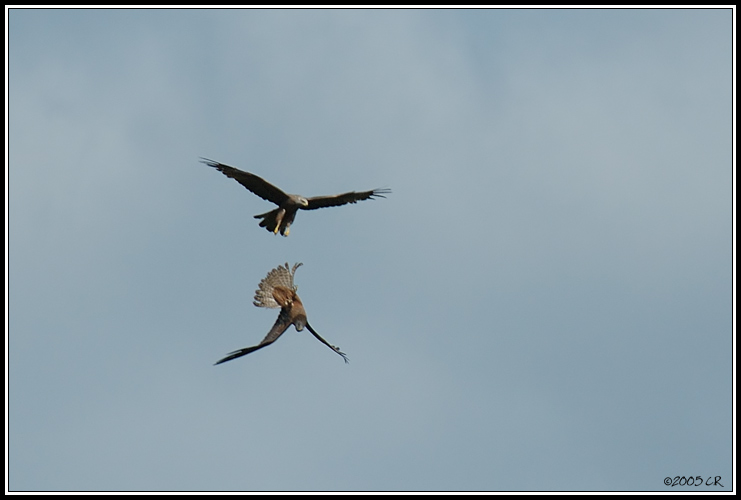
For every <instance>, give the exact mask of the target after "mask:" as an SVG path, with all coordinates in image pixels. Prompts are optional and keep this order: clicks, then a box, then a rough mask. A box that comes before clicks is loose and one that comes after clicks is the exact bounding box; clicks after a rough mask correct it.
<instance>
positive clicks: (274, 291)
mask: <svg viewBox="0 0 741 500" xmlns="http://www.w3.org/2000/svg"><path fill="white" fill-rule="evenodd" d="M300 265H301V263H300V262H299V263H297V264H295V265H294V266H293V269H290V270H289V268H288V263H287V262H286V264H285V266H278V267H276V268H275V269H272V270H271V271H270V272H269V273H268V275H267V276H266V277H265V278H263V279H262V281H260V285H259V287H258V289H257V290H255V301H254V304H255V305H256V306H257V307H270V308H277V307H280V314H279V315H278V319H277V320H276V321H275V324H274V325H273V328H271V329H270V331H269V332H268V334H267V335H266V336H265V338H264V339H262V342H260V343H259V344H257V345H256V346H252V347H245V348H244V349H238V350H236V351H232V352H230V353H229V354H228V355H227V356H226V357H224V358H222V359H220V360H219V361H217V362H216V363H215V364H217V365H218V364H220V363H225V362H226V361H231V360H232V359H235V358H239V357H240V356H244V355H245V354H249V353H251V352H254V351H256V350H258V349H262V348H263V347H265V346H269V345H270V344H272V343H273V342H275V341H276V340H278V337H280V336H281V335H283V332H285V331H286V330H287V329H288V327H289V326H291V325H293V326H294V327H295V328H296V330H297V331H299V332H300V331H301V330H303V329H304V327H306V328H307V329H308V330H309V331H310V332H311V334H312V335H314V337H316V338H317V340H319V342H321V343H322V344H324V345H326V346H327V347H329V348H330V349H332V350H333V351H334V352H336V353H337V354H339V355H340V356H342V358H343V359H344V360H345V363H347V362H348V361H347V356H346V355H345V353H344V352H342V351H340V349H339V348H338V347H335V346H333V345H332V344H330V343H329V342H327V341H326V340H324V339H323V338H322V337H321V336H320V335H319V334H318V333H316V332H315V331H314V329H313V328H312V327H311V325H309V322H308V320H307V319H306V310H305V309H304V304H303V303H302V302H301V299H300V298H299V297H298V294H297V293H296V290H298V287H297V286H295V285H294V284H293V275H294V274H295V273H296V269H298V267H299V266H300Z"/></svg>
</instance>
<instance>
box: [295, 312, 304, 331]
mask: <svg viewBox="0 0 741 500" xmlns="http://www.w3.org/2000/svg"><path fill="white" fill-rule="evenodd" d="M293 326H295V327H296V331H297V332H300V331H301V330H303V329H304V327H305V326H306V317H305V316H299V317H298V318H296V319H295V320H293Z"/></svg>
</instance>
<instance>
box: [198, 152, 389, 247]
mask: <svg viewBox="0 0 741 500" xmlns="http://www.w3.org/2000/svg"><path fill="white" fill-rule="evenodd" d="M201 163H205V164H206V165H208V166H209V167H213V168H215V169H216V170H218V171H219V172H221V173H222V174H224V175H226V176H227V177H231V178H232V179H234V180H235V181H237V182H239V183H240V184H241V185H243V186H244V187H246V188H247V189H249V190H250V191H252V192H253V193H255V194H256V195H257V196H259V197H260V198H262V199H263V200H267V201H270V202H272V203H275V204H276V205H278V208H276V209H275V210H271V211H270V212H265V213H264V214H259V215H255V219H262V220H261V221H260V227H264V228H265V229H267V230H268V231H272V232H273V234H278V231H280V234H282V235H283V236H288V233H289V232H290V229H289V228H290V227H291V224H292V223H293V220H294V219H295V218H296V212H297V211H298V209H301V210H316V209H317V208H325V207H339V206H340V205H345V204H347V203H356V202H358V201H362V200H369V199H371V200H372V199H374V198H376V197H378V198H385V196H384V195H385V194H389V193H390V192H391V190H390V189H372V190H370V191H361V192H359V193H358V192H355V191H350V192H349V193H343V194H336V195H333V196H314V197H311V198H304V197H303V196H300V195H297V194H288V193H284V192H283V191H282V190H281V189H280V188H278V187H277V186H274V185H272V184H270V183H269V182H268V181H266V180H265V179H263V178H262V177H258V176H257V175H255V174H251V173H249V172H244V171H243V170H239V169H238V168H234V167H230V166H229V165H224V164H223V163H219V162H217V161H213V160H209V159H208V158H201Z"/></svg>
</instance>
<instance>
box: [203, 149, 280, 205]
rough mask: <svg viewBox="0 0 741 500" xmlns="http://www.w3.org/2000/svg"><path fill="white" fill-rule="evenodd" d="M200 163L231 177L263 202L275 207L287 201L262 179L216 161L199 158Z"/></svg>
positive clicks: (275, 188) (276, 189)
mask: <svg viewBox="0 0 741 500" xmlns="http://www.w3.org/2000/svg"><path fill="white" fill-rule="evenodd" d="M201 163H205V164H206V165H208V166H209V167H213V168H215V169H216V170H218V171H219V172H221V173H222V174H224V175H226V176H227V177H231V178H232V179H234V180H235V181H237V182H239V183H240V184H241V185H243V186H244V187H246V188H247V189H249V190H250V191H252V192H253V193H255V194H256V195H257V196H259V197H260V198H262V199H263V200H267V201H270V202H273V203H275V204H276V205H279V206H280V205H282V204H283V203H285V201H286V200H287V199H288V195H287V194H286V193H284V192H283V191H282V190H281V189H280V188H279V187H277V186H273V185H272V184H270V183H269V182H268V181H266V180H265V179H263V178H262V177H258V176H257V175H255V174H251V173H249V172H245V171H243V170H239V169H238V168H234V167H230V166H229V165H224V164H223V163H219V162H218V161H213V160H209V159H208V158H203V157H201Z"/></svg>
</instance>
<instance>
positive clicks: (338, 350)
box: [306, 322, 349, 363]
mask: <svg viewBox="0 0 741 500" xmlns="http://www.w3.org/2000/svg"><path fill="white" fill-rule="evenodd" d="M306 328H308V329H309V331H310V332H311V334H312V335H313V336H315V337H316V338H317V340H318V341H319V342H321V343H322V344H324V345H326V346H327V347H329V348H330V349H332V350H333V351H334V352H336V353H337V354H339V355H340V356H342V359H344V360H345V363H349V361H348V360H347V355H346V354H345V353H344V352H342V351H340V348H339V347H335V346H333V345H332V344H330V343H329V342H327V341H326V340H324V339H323V338H322V337H321V335H319V334H318V333H316V332H315V331H314V329H313V328H312V327H311V325H310V324H309V323H308V322H307V323H306Z"/></svg>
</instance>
